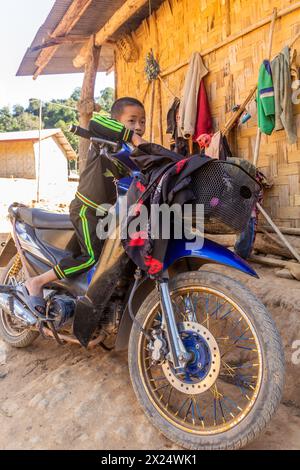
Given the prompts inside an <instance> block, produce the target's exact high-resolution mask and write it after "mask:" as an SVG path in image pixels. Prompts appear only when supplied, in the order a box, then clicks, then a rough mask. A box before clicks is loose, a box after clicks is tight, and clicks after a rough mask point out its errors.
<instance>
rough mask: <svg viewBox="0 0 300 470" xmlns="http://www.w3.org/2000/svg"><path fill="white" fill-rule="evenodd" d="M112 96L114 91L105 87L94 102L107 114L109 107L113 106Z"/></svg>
mask: <svg viewBox="0 0 300 470" xmlns="http://www.w3.org/2000/svg"><path fill="white" fill-rule="evenodd" d="M114 94H115V91H114V89H113V88H111V87H106V88H104V90H101V91H100V96H99V98H97V99H96V101H97V102H98V103H99V104H100V106H101V108H102V109H103V110H104V111H106V112H107V113H109V112H110V110H111V107H112V105H113V102H114Z"/></svg>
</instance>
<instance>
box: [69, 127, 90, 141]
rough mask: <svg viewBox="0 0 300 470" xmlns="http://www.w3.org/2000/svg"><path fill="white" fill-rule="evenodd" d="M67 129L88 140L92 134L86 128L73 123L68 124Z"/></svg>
mask: <svg viewBox="0 0 300 470" xmlns="http://www.w3.org/2000/svg"><path fill="white" fill-rule="evenodd" d="M69 130H70V132H73V134H75V135H78V137H82V138H83V139H87V140H90V138H91V137H92V134H91V133H90V132H89V131H88V130H87V129H83V127H79V126H75V125H74V124H72V125H71V126H70V129H69Z"/></svg>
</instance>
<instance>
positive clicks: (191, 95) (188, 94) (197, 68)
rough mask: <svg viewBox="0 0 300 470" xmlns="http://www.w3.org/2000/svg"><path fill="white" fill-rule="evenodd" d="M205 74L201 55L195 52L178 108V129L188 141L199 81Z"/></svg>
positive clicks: (193, 126) (194, 121)
mask: <svg viewBox="0 0 300 470" xmlns="http://www.w3.org/2000/svg"><path fill="white" fill-rule="evenodd" d="M207 74H208V70H207V68H206V67H205V65H204V63H203V60H202V57H201V55H200V54H199V52H195V53H194V54H193V55H192V57H191V60H190V63H189V68H188V72H187V75H186V78H185V83H184V91H183V97H182V100H181V104H180V108H179V127H180V131H181V133H182V136H183V137H184V138H185V139H189V138H190V137H192V136H193V135H194V133H195V129H196V123H197V107H198V94H199V87H200V83H201V80H202V79H203V78H204V77H205V75H207ZM179 137H180V134H179Z"/></svg>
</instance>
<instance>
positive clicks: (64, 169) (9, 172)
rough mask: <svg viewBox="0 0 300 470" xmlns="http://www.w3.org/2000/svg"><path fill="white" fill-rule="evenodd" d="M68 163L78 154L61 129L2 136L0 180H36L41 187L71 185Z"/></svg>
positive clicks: (12, 133)
mask: <svg viewBox="0 0 300 470" xmlns="http://www.w3.org/2000/svg"><path fill="white" fill-rule="evenodd" d="M68 160H76V153H75V152H74V150H73V148H72V147H71V145H70V144H69V142H68V140H67V138H66V137H65V135H64V133H63V132H62V130H61V129H43V130H42V131H41V142H40V143H39V131H38V130H37V131H20V132H1V133H0V178H24V179H34V180H35V179H37V178H38V175H39V176H40V186H41V187H42V186H47V185H49V184H51V183H53V182H55V183H56V184H58V185H59V184H61V185H65V184H66V183H67V182H68Z"/></svg>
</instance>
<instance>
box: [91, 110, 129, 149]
mask: <svg viewBox="0 0 300 470" xmlns="http://www.w3.org/2000/svg"><path fill="white" fill-rule="evenodd" d="M89 131H90V132H91V133H92V134H93V135H94V136H95V137H99V138H102V139H107V140H111V141H113V142H132V138H133V135H134V132H133V131H131V130H130V129H127V128H126V127H125V126H124V125H123V124H122V123H121V122H119V121H116V120H115V119H110V118H108V117H105V116H101V115H100V114H94V116H93V117H92V119H91V120H90V124H89ZM135 135H136V134H135ZM134 145H135V144H134Z"/></svg>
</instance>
